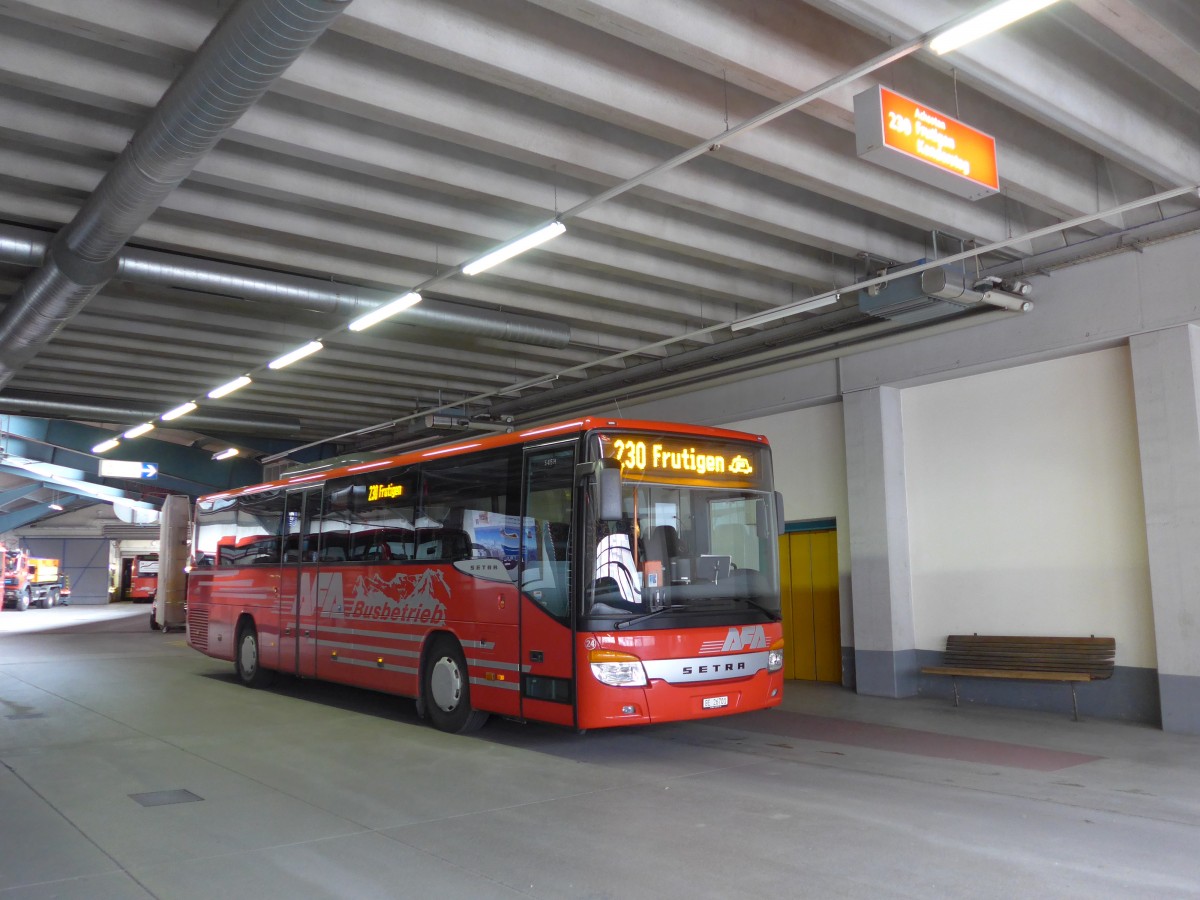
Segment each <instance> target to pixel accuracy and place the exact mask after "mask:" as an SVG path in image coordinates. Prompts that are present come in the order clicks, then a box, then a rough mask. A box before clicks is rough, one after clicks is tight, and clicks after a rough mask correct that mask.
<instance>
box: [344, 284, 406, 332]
mask: <svg viewBox="0 0 1200 900" xmlns="http://www.w3.org/2000/svg"><path fill="white" fill-rule="evenodd" d="M420 302H421V295H420V294H418V293H417V292H416V291H409V292H408V293H407V294H405V295H404V296H403V297H397V298H396V299H395V300H393V301H392V302H391V303H385V304H384V305H383V306H380V307H378V308H376V309H373V310H371V311H370V312H369V313H367V314H366V315H365V316H361V317H359V318H357V319H355V320H354V321H353V322H351V323H350V324H349V325H348V326H347V327H348V328H349V329H350V330H351V331H363V330H365V329H367V328H370V327H371V326H372V325H374V324H376V323H377V322H382V321H383V320H384V319H389V318H391V317H392V316H394V315H396V313H398V312H403V311H404V310H406V309H408V308H409V307H410V306H416V305H417V304H418V303H420Z"/></svg>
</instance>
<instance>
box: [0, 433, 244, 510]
mask: <svg viewBox="0 0 1200 900" xmlns="http://www.w3.org/2000/svg"><path fill="white" fill-rule="evenodd" d="M0 428H2V429H3V434H4V435H6V436H5V437H3V438H0V446H2V447H3V448H4V450H5V452H6V454H7V455H8V456H12V457H17V458H21V459H30V460H34V461H36V462H43V463H47V464H49V465H53V466H55V467H58V468H61V469H64V470H70V471H68V472H66V473H65V474H64V476H63V477H66V478H72V479H75V480H78V481H94V482H95V483H96V484H104V483H105V482H104V480H103V479H102V478H101V476H100V461H101V460H100V458H99V457H97V456H95V455H93V454H92V453H91V452H90V448H91V447H92V446H94V445H95V444H97V443H98V442H99V441H101V440H103V439H104V438H105V437H107V436H108V432H106V431H104V430H103V429H100V428H93V427H91V426H89V425H81V424H78V423H76V422H62V421H54V420H47V419H37V418H31V417H25V416H5V417H3V419H0ZM104 458H105V459H119V460H125V461H133V462H152V463H155V464H156V465H157V466H158V478H156V479H154V481H152V482H151V481H146V482H144V485H145V486H146V487H147V488H154V489H156V490H168V491H177V492H179V493H183V494H189V495H191V496H193V497H194V496H198V495H199V494H203V493H207V492H209V491H216V490H224V489H226V488H230V487H238V486H240V485H243V484H253V483H254V482H255V481H257V480H259V478H260V477H261V476H262V467H261V466H259V465H258V464H257V463H256V462H254V461H253V460H249V459H244V458H243V459H237V458H235V459H230V460H221V461H216V460H214V459H213V458H212V453H211V451H208V450H200V449H197V448H194V447H189V446H186V445H183V444H175V443H171V442H169V441H158V440H154V439H153V438H152V437H150V436H146V437H142V438H139V439H138V440H137V441H133V442H127V443H123V444H122V445H121V446H120V447H118V448H117V449H116V450H114V451H110V452H109V453H107V454H105V456H104ZM14 472H15V473H16V474H20V475H21V477H22V478H29V479H37V478H40V477H42V476H40V475H38V474H36V473H31V472H28V471H25V470H16V469H14ZM55 490H57V488H55Z"/></svg>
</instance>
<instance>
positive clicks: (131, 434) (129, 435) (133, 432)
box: [121, 422, 154, 441]
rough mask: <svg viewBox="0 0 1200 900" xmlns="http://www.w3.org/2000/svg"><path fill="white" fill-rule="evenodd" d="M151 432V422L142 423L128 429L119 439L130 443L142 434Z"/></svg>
mask: <svg viewBox="0 0 1200 900" xmlns="http://www.w3.org/2000/svg"><path fill="white" fill-rule="evenodd" d="M153 430H154V423H153V422H143V423H142V424H141V425H137V426H134V427H133V428H130V429H129V430H128V431H127V432H125V433H124V434H123V435H121V437H123V438H126V439H128V440H131V441H132V440H133V439H134V438H139V437H141V436H142V435H143V434H146V433H147V432H150V431H153Z"/></svg>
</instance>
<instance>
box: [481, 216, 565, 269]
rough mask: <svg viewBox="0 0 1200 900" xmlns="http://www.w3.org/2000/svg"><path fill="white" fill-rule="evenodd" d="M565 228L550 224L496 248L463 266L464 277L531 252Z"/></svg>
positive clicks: (561, 224) (557, 223) (562, 225)
mask: <svg viewBox="0 0 1200 900" xmlns="http://www.w3.org/2000/svg"><path fill="white" fill-rule="evenodd" d="M566 230H567V226H566V225H564V224H563V223H562V222H557V221H555V222H551V223H550V224H549V225H546V226H545V227H544V228H539V229H538V230H537V231H533V232H530V233H529V234H527V235H525V236H524V237H519V238H517V239H516V240H515V241H510V242H509V243H507V244H503V245H502V246H500V247H497V248H496V249H495V250H493V251H492V252H491V253H486V254H484V255H483V256H481V257H479V259H477V260H474V261H472V262H469V263H467V264H466V265H465V266H463V274H464V275H478V274H479V273H480V272H482V271H483V270H484V269H490V268H491V267H492V266H494V265H497V264H498V263H502V262H504V261H505V260H506V259H512V258H513V257H514V256H516V255H517V254H518V253H524V252H525V251H526V250H532V249H533V248H534V247H537V246H538V245H539V244H544V243H546V241H548V240H550V239H551V238H556V237H558V236H559V235H560V234H562V233H563V232H564V231H566Z"/></svg>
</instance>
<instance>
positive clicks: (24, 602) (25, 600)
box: [17, 588, 29, 612]
mask: <svg viewBox="0 0 1200 900" xmlns="http://www.w3.org/2000/svg"><path fill="white" fill-rule="evenodd" d="M17 609H19V610H20V611H21V612H25V610H27V609H29V588H25V590H23V591H21V593H19V594H17Z"/></svg>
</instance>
